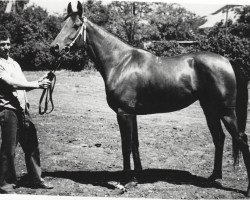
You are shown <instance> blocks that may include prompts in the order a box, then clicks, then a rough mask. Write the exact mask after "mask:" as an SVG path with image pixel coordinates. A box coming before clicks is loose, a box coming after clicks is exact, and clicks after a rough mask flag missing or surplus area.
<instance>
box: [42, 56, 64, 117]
mask: <svg viewBox="0 0 250 200" xmlns="http://www.w3.org/2000/svg"><path fill="white" fill-rule="evenodd" d="M63 58H64V57H63V56H61V57H58V58H57V59H56V60H54V64H53V66H54V69H53V70H51V71H50V72H49V73H48V74H47V75H46V76H45V77H44V78H47V79H49V80H50V81H51V85H50V86H49V87H48V88H46V89H43V93H42V95H41V98H40V101H39V114H40V115H43V114H45V113H46V114H49V113H51V112H52V111H53V110H54V102H53V98H52V94H53V91H54V87H55V84H56V75H55V71H56V69H58V68H59V66H60V65H61V63H62V61H63ZM44 97H45V99H44ZM43 102H44V108H43V109H42V104H43ZM49 103H50V104H51V109H50V111H48V107H49Z"/></svg>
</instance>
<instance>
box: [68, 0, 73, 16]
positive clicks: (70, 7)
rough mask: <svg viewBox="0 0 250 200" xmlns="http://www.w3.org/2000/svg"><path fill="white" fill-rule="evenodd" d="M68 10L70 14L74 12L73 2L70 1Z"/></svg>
mask: <svg viewBox="0 0 250 200" xmlns="http://www.w3.org/2000/svg"><path fill="white" fill-rule="evenodd" d="M67 12H68V15H69V14H71V13H72V12H73V10H72V5H71V2H69V4H68V8H67Z"/></svg>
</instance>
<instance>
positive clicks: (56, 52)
mask: <svg viewBox="0 0 250 200" xmlns="http://www.w3.org/2000/svg"><path fill="white" fill-rule="evenodd" d="M50 53H51V54H52V55H53V56H58V55H59V45H58V44H56V45H54V46H51V47H50Z"/></svg>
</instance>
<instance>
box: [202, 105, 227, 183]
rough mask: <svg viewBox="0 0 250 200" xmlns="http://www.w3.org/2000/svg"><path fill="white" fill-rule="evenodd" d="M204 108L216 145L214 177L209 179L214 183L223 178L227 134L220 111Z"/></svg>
mask: <svg viewBox="0 0 250 200" xmlns="http://www.w3.org/2000/svg"><path fill="white" fill-rule="evenodd" d="M201 105H202V104H201ZM202 108H203V111H204V114H205V116H206V120H207V125H208V128H209V130H210V132H211V135H212V138H213V142H214V145H215V157H214V169H213V173H212V175H211V176H210V177H209V178H208V179H209V180H210V181H214V180H216V179H221V178H222V158H223V147H224V141H225V134H224V132H223V130H222V126H221V122H220V116H219V113H218V109H214V108H212V107H210V106H207V105H206V106H204V105H203V106H202Z"/></svg>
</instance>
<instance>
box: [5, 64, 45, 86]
mask: <svg viewBox="0 0 250 200" xmlns="http://www.w3.org/2000/svg"><path fill="white" fill-rule="evenodd" d="M0 79H1V80H3V81H4V82H5V83H7V84H8V85H10V86H12V87H13V89H15V90H32V89H38V88H43V89H45V88H47V87H48V86H49V85H50V81H49V80H48V79H46V78H44V79H42V80H38V81H30V82H29V81H27V80H23V81H20V80H16V79H14V78H12V77H11V76H10V75H9V74H8V73H7V72H6V71H5V70H4V69H3V68H2V67H1V66H0Z"/></svg>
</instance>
